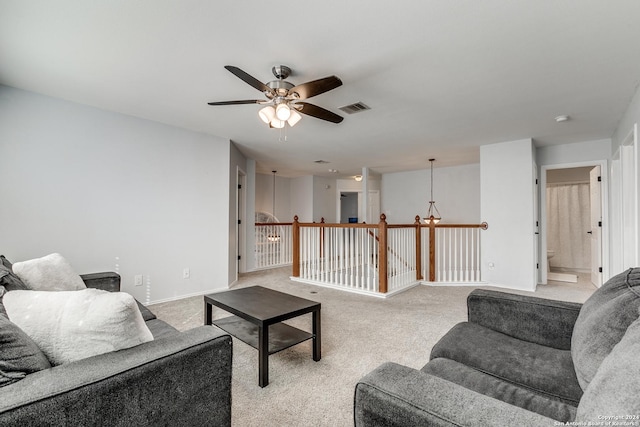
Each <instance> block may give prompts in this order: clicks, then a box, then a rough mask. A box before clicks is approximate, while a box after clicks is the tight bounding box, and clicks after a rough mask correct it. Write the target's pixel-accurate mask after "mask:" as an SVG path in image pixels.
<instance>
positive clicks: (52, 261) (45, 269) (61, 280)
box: [13, 253, 86, 291]
mask: <svg viewBox="0 0 640 427" xmlns="http://www.w3.org/2000/svg"><path fill="white" fill-rule="evenodd" d="M13 271H14V272H15V273H16V274H17V275H18V277H20V279H21V280H22V281H23V282H24V284H25V285H27V287H28V288H29V289H32V290H34V291H75V290H80V289H86V286H85V284H84V281H83V280H82V278H81V277H80V275H78V273H76V272H75V271H74V270H73V267H71V264H69V262H68V261H67V260H66V259H64V257H63V256H62V255H60V254H57V253H54V254H51V255H47V256H44V257H42V258H36V259H32V260H28V261H22V262H16V263H14V264H13Z"/></svg>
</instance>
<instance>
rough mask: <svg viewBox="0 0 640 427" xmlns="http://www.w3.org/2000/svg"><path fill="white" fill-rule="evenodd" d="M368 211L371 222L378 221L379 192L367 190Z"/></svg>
mask: <svg viewBox="0 0 640 427" xmlns="http://www.w3.org/2000/svg"><path fill="white" fill-rule="evenodd" d="M368 207H369V212H368V218H370V221H371V223H372V224H375V223H377V222H380V192H379V191H378V190H369V206H368Z"/></svg>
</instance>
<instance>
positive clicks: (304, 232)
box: [291, 214, 487, 295]
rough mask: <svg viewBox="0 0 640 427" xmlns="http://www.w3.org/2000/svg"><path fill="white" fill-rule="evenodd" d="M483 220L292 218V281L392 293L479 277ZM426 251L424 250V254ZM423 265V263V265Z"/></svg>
mask: <svg viewBox="0 0 640 427" xmlns="http://www.w3.org/2000/svg"><path fill="white" fill-rule="evenodd" d="M486 228H487V224H486V223H483V224H421V223H420V217H418V216H416V218H415V222H414V223H413V224H387V222H386V216H385V215H384V214H382V215H381V216H380V222H379V223H378V224H364V223H363V224H327V223H324V220H322V221H321V222H320V223H300V222H298V217H297V216H296V217H295V218H294V221H293V223H292V230H291V237H292V276H293V278H294V280H300V281H304V282H308V283H314V284H319V285H323V286H330V287H338V288H341V289H347V290H351V291H354V292H361V293H371V294H375V295H390V294H393V293H396V292H400V291H402V290H405V289H408V288H410V287H412V286H415V285H416V284H419V283H420V282H421V281H422V280H423V278H424V277H428V278H429V279H428V281H429V282H446V283H471V282H473V283H475V282H480V280H481V278H480V230H483V229H486ZM423 254H424V255H423ZM423 266H425V267H424V268H423Z"/></svg>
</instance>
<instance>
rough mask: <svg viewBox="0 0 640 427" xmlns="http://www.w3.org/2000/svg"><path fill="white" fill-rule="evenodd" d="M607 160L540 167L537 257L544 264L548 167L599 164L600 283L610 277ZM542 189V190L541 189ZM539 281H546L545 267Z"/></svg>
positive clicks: (578, 166)
mask: <svg viewBox="0 0 640 427" xmlns="http://www.w3.org/2000/svg"><path fill="white" fill-rule="evenodd" d="M607 165H608V164H607V160H594V161H590V162H576V163H561V164H557V165H544V166H542V167H541V168H540V193H539V196H540V225H541V228H540V245H539V247H540V253H539V257H540V258H539V259H540V261H543V262H541V263H540V264H543V263H544V265H545V266H546V262H547V194H546V192H547V171H548V170H550V169H571V168H580V167H586V166H600V176H601V177H602V184H601V192H600V203H601V206H602V244H601V251H602V258H601V259H602V283H604V282H606V281H607V280H608V279H609V278H610V272H609V168H608V167H607ZM543 190H544V191H543ZM540 283H541V284H546V283H547V269H546V267H544V268H540Z"/></svg>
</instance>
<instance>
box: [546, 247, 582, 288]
mask: <svg viewBox="0 0 640 427" xmlns="http://www.w3.org/2000/svg"><path fill="white" fill-rule="evenodd" d="M555 254H556V252H555V251H554V250H553V249H548V250H547V280H554V281H557V282H572V283H577V282H578V276H577V275H575V274H566V273H552V272H551V264H550V263H549V260H550V259H551V258H553V256H554V255H555Z"/></svg>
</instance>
